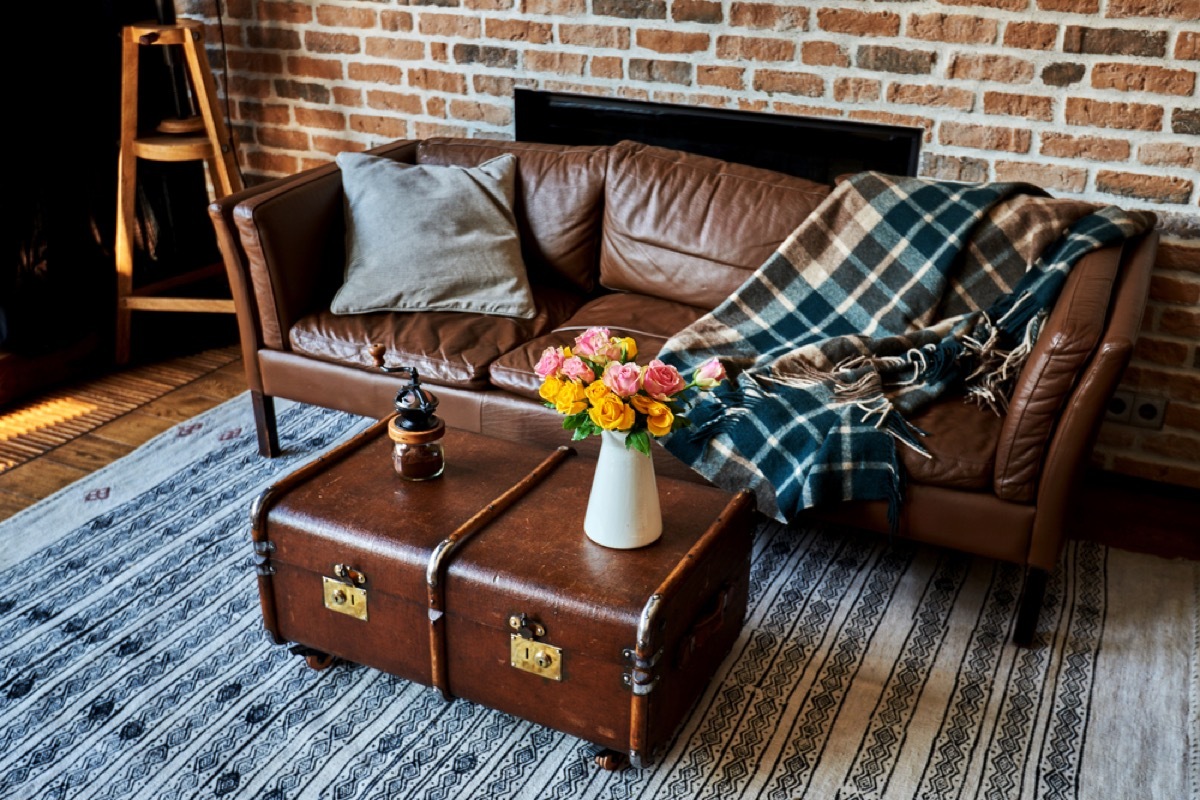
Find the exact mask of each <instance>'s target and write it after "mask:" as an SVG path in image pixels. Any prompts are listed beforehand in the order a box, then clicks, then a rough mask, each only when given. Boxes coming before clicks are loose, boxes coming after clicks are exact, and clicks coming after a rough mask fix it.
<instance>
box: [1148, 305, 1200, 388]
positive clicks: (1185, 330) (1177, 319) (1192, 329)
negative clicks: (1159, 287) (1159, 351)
mask: <svg viewBox="0 0 1200 800" xmlns="http://www.w3.org/2000/svg"><path fill="white" fill-rule="evenodd" d="M1158 330H1159V331H1161V332H1162V333H1166V334H1170V335H1171V336H1183V337H1186V338H1188V339H1196V338H1200V311H1198V310H1196V309H1195V308H1164V309H1163V310H1162V314H1160V315H1159V317H1158ZM1197 378H1200V374H1198V375H1197Z"/></svg>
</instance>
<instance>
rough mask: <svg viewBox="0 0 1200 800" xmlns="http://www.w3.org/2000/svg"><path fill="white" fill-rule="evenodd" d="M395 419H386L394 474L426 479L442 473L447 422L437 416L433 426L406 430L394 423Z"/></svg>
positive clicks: (409, 479)
mask: <svg viewBox="0 0 1200 800" xmlns="http://www.w3.org/2000/svg"><path fill="white" fill-rule="evenodd" d="M398 419H399V417H392V420H391V422H389V423H388V436H390V437H391V439H392V442H393V447H392V465H393V466H394V467H395V468H396V474H397V475H399V476H400V477H401V478H403V479H404V480H406V481H427V480H430V479H431V478H436V477H438V476H439V475H441V474H442V471H443V470H444V469H445V468H446V456H445V453H444V451H443V450H442V436H444V435H445V433H446V423H444V422H442V421H441V420H440V419H437V420H436V424H435V425H434V427H432V428H429V429H427V430H421V431H407V430H404V428H401V427H400V426H399V425H398V424H397V420H398ZM435 419H436V418H435Z"/></svg>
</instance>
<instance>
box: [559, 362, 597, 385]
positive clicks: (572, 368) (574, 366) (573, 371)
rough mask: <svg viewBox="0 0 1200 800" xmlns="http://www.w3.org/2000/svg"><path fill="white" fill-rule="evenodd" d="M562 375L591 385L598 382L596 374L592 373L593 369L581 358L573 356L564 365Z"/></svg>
mask: <svg viewBox="0 0 1200 800" xmlns="http://www.w3.org/2000/svg"><path fill="white" fill-rule="evenodd" d="M562 374H563V375H566V376H567V377H568V378H570V379H571V380H573V381H582V382H583V383H591V382H592V381H594V380H596V373H594V372H592V368H591V367H589V366H588V365H587V364H585V363H584V361H583V359H582V358H580V357H579V356H571V357H570V358H568V359H567V360H566V361H564V362H563V363H562Z"/></svg>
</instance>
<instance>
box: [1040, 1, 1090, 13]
mask: <svg viewBox="0 0 1200 800" xmlns="http://www.w3.org/2000/svg"><path fill="white" fill-rule="evenodd" d="M1037 7H1038V8H1039V9H1040V10H1042V11H1062V12H1064V13H1067V14H1095V13H1096V12H1098V11H1099V10H1100V0H1037Z"/></svg>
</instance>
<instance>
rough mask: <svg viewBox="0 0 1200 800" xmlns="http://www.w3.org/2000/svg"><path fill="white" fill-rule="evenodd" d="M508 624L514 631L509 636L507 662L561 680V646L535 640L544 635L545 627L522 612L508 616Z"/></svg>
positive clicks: (518, 667)
mask: <svg viewBox="0 0 1200 800" xmlns="http://www.w3.org/2000/svg"><path fill="white" fill-rule="evenodd" d="M508 625H509V627H510V628H512V629H513V630H515V631H516V633H514V634H511V635H510V636H509V663H510V664H512V665H513V666H514V667H516V668H517V669H520V670H524V671H525V672H532V673H533V674H534V675H540V676H542V677H543V678H550V679H551V680H555V681H561V680H562V662H563V651H562V648H559V647H555V646H554V645H552V644H547V643H545V642H539V641H538V640H537V637H539V636H545V635H546V629H545V627H543V626H542V625H541V623H538V622H534V621H533V620H531V619H529V618H528V617H527V616H526V615H524V614H520V615H516V614H514V615H513V616H511V617H509V618H508Z"/></svg>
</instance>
